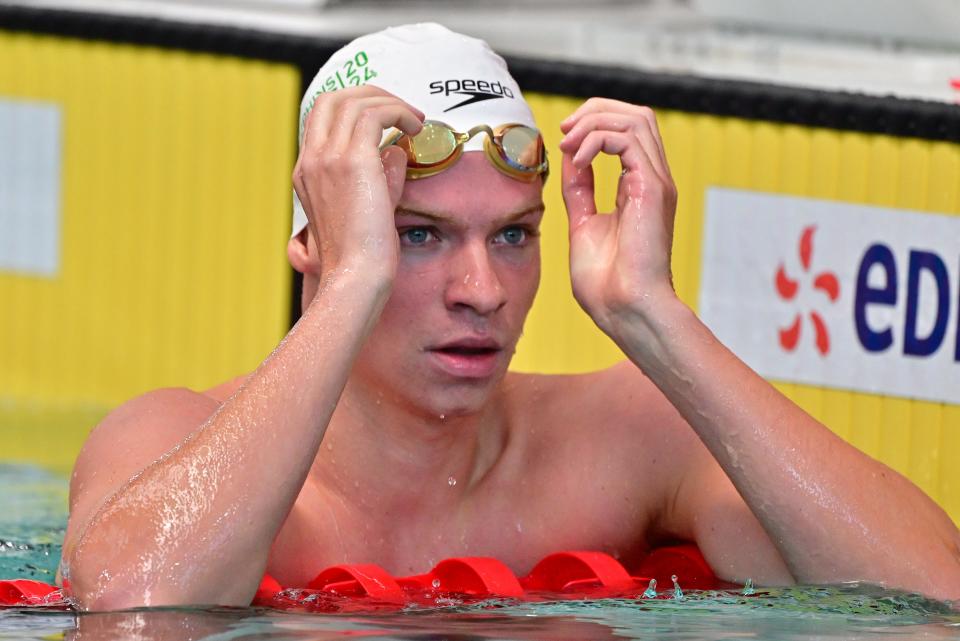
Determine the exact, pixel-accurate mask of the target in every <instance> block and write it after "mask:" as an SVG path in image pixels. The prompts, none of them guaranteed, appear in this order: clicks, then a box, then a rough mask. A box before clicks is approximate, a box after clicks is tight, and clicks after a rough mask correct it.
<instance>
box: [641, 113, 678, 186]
mask: <svg viewBox="0 0 960 641" xmlns="http://www.w3.org/2000/svg"><path fill="white" fill-rule="evenodd" d="M640 113H641V115H643V117H644V119H645V120H646V121H647V124H648V125H649V127H650V131H651V133H652V134H653V140H654V142H655V143H656V148H657V156H658V157H659V158H660V170H661V172H662V174H663V175H664V176H665V177H666V178H667V179H669V180H671V181H672V180H673V176H672V174H671V173H670V164H669V163H668V162H667V152H666V150H665V148H664V146H663V136H661V135H660V125H659V124H658V123H657V114H656V113H654V111H653V109H650V108H649V107H642V108H641V111H640Z"/></svg>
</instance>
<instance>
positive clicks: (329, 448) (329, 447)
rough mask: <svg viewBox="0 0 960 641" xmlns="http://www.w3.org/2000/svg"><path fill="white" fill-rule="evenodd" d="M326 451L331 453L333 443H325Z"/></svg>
mask: <svg viewBox="0 0 960 641" xmlns="http://www.w3.org/2000/svg"><path fill="white" fill-rule="evenodd" d="M327 451H328V452H332V451H333V443H327Z"/></svg>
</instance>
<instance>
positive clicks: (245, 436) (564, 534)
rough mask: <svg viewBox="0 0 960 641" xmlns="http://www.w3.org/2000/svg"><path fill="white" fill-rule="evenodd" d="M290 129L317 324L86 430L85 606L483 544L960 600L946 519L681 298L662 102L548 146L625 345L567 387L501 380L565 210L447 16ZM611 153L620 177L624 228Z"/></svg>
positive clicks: (512, 551) (76, 490)
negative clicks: (238, 372) (874, 586)
mask: <svg viewBox="0 0 960 641" xmlns="http://www.w3.org/2000/svg"><path fill="white" fill-rule="evenodd" d="M338 74H339V75H338ZM338 78H341V79H343V78H346V79H347V80H348V82H347V83H344V84H349V83H350V82H353V79H354V78H356V79H357V80H356V82H357V85H358V86H356V87H351V86H348V87H346V88H337V87H339V85H338V84H337V83H338V82H339V81H338ZM301 116H302V119H301V123H302V141H301V145H300V155H299V159H298V161H297V163H296V167H295V170H294V174H293V182H294V186H295V190H296V194H297V196H298V198H297V205H296V207H295V212H296V215H295V227H294V230H293V231H294V234H293V236H292V238H291V239H290V242H289V244H288V247H287V254H288V257H289V260H290V263H291V264H292V265H293V267H294V268H295V269H296V270H297V271H299V272H300V273H302V274H303V294H302V300H301V304H302V309H303V314H302V317H301V318H300V320H299V321H298V322H297V324H296V326H295V327H294V328H293V329H292V330H291V331H290V332H289V334H288V335H287V336H286V337H285V338H284V339H283V341H282V342H281V343H280V344H279V345H278V346H277V348H276V349H275V350H274V351H273V353H272V354H270V355H269V357H267V358H266V359H265V360H264V361H263V363H262V364H260V366H259V367H257V369H256V370H255V371H253V372H252V373H250V374H248V375H245V376H242V377H238V378H237V379H235V380H232V381H229V382H226V383H224V384H222V385H220V386H218V387H215V388H213V389H210V390H206V391H203V392H196V391H191V390H188V389H182V388H178V389H162V390H156V391H153V392H150V393H147V394H145V395H144V396H141V397H139V398H136V399H133V400H131V401H129V402H127V403H126V404H124V405H122V406H120V407H119V408H118V409H116V410H115V411H114V412H112V413H111V414H110V415H109V416H107V417H106V418H105V419H104V420H103V421H102V423H101V424H100V425H99V426H97V428H96V429H95V430H94V431H93V432H92V433H91V434H90V436H89V438H88V440H87V442H86V444H85V445H84V448H83V451H82V453H81V454H80V456H79V458H78V460H77V462H76V466H75V469H74V473H73V478H72V482H71V490H70V519H69V524H68V528H67V532H66V537H65V543H64V549H63V560H62V565H61V572H62V576H63V578H67V579H69V580H70V584H71V590H72V593H73V597H74V598H75V599H76V601H77V603H78V604H79V606H80V607H82V608H86V609H98V610H103V609H117V608H130V607H135V606H144V605H147V606H160V605H177V604H221V605H236V606H245V605H247V604H249V603H250V600H251V598H252V597H253V595H254V593H255V591H256V589H257V586H258V583H259V581H260V579H261V577H262V576H263V574H264V572H265V571H266V572H269V573H270V574H271V575H272V576H274V577H275V578H276V579H277V580H279V581H280V583H281V584H283V585H290V586H297V585H304V584H305V583H306V582H308V581H309V580H310V579H312V578H313V577H314V576H315V575H316V573H317V572H319V570H321V569H323V568H325V567H327V566H330V565H334V564H338V563H376V564H378V565H380V566H382V567H383V568H385V569H386V570H387V571H388V572H390V573H392V574H394V575H398V576H402V575H410V574H416V573H420V572H425V571H427V570H428V569H429V568H431V567H432V564H434V563H435V562H436V561H438V560H440V559H442V558H445V557H452V556H491V557H496V558H498V559H501V560H502V561H504V562H505V563H506V564H507V565H509V566H510V567H511V569H512V570H513V571H514V572H516V573H517V574H518V575H523V574H525V573H527V572H528V571H529V570H530V568H531V566H532V565H533V564H534V563H535V562H536V561H538V560H539V559H541V558H543V557H544V556H546V555H548V554H550V553H552V552H556V551H558V550H569V549H589V550H601V551H604V552H607V553H609V554H612V555H613V556H615V557H616V558H618V559H620V560H621V561H622V562H623V563H624V564H625V565H626V566H627V567H630V565H631V563H635V562H637V561H639V560H640V559H642V558H643V557H644V555H645V554H646V553H648V552H649V551H650V550H651V549H652V548H653V547H655V546H658V545H661V544H664V543H668V542H672V541H677V540H684V541H692V542H694V543H696V544H697V545H698V546H699V547H700V550H701V551H702V552H703V554H704V556H705V558H706V559H707V561H708V562H709V563H710V565H711V566H712V567H713V569H714V571H715V573H716V574H717V575H718V576H719V577H720V578H721V579H725V580H729V581H733V582H738V583H743V582H744V581H745V580H746V579H748V578H752V579H753V580H754V581H755V582H756V583H757V584H758V585H785V584H793V583H796V582H799V583H837V582H841V581H852V580H862V581H869V582H873V583H879V584H884V585H886V586H889V587H895V588H902V589H906V590H915V591H918V592H922V593H924V594H927V595H930V596H933V597H937V598H943V599H957V598H960V560H958V559H960V557H958V544H960V536H958V531H957V528H956V527H955V526H954V524H953V523H952V521H951V520H950V518H949V517H948V516H947V515H946V514H945V513H944V512H943V511H942V510H941V509H940V508H939V507H938V506H937V505H936V504H935V503H934V502H933V501H932V500H930V499H929V498H928V497H927V496H925V495H924V494H923V492H921V491H920V490H919V489H918V488H917V487H916V486H914V485H913V484H912V483H910V481H908V480H907V479H905V478H904V477H903V476H901V475H900V474H898V473H896V472H894V471H893V470H891V469H890V468H888V467H886V466H885V465H883V464H881V463H879V462H877V461H875V460H873V459H871V458H870V457H868V456H866V455H865V454H863V453H862V452H860V451H858V450H857V449H855V448H853V447H851V446H850V445H848V444H847V443H845V442H844V441H843V440H842V439H840V438H838V437H837V436H836V435H834V433H833V432H831V431H830V430H829V429H828V428H827V427H825V426H824V425H822V424H820V423H818V422H817V421H816V420H814V419H813V418H811V417H810V416H809V415H808V414H806V413H805V412H804V411H803V410H801V409H800V408H799V407H797V406H796V405H794V404H793V403H792V402H791V401H790V400H788V399H787V398H785V397H784V396H783V395H781V394H780V393H779V392H778V391H777V390H776V389H774V388H773V387H772V386H771V385H770V384H769V383H767V382H766V381H765V380H764V379H762V378H761V377H760V376H758V375H757V374H755V373H754V372H753V371H751V370H750V369H749V368H748V367H747V366H746V365H744V364H743V363H742V362H741V361H740V360H738V359H737V358H736V356H734V354H732V353H731V352H730V351H729V350H728V349H727V348H726V347H724V346H723V345H722V344H720V343H719V342H718V341H717V339H716V338H715V337H714V336H713V335H712V334H711V333H710V331H709V330H708V329H707V328H706V327H705V326H704V325H703V323H702V322H701V321H700V320H699V319H698V318H697V317H696V315H695V314H694V313H693V312H692V311H691V310H690V309H689V308H688V307H687V306H686V305H684V303H682V302H681V301H680V300H679V299H678V298H677V296H676V294H675V292H674V289H673V286H672V282H671V272H670V249H671V243H672V238H673V226H674V212H675V206H676V200H677V191H676V188H675V186H674V182H673V179H672V178H671V174H670V168H669V166H668V164H667V159H666V153H665V150H664V147H663V143H662V141H661V138H660V134H659V132H658V130H657V122H656V118H655V116H654V113H653V112H652V111H651V110H650V109H648V108H646V107H642V106H636V105H632V104H626V103H623V102H617V101H614V100H607V99H601V98H592V99H590V100H587V101H586V102H585V103H583V104H582V105H581V106H580V107H579V108H577V109H576V111H574V112H573V113H572V114H571V115H570V116H569V117H568V118H567V119H566V120H564V121H563V123H562V125H561V129H562V132H563V134H564V135H565V137H564V138H563V141H562V143H561V144H560V151H561V158H558V159H552V158H551V160H554V162H555V164H554V166H553V167H552V168H551V173H552V176H551V178H550V179H551V180H558V181H560V182H561V185H562V191H563V196H564V200H565V204H566V210H567V216H568V218H569V237H570V275H571V279H572V284H573V293H574V296H575V297H576V299H577V301H578V302H579V303H580V305H581V306H582V307H583V309H584V310H585V311H586V313H587V314H589V315H590V317H591V318H592V319H593V320H594V321H595V322H596V324H597V325H598V326H599V327H600V329H602V330H603V331H604V332H605V333H606V334H607V335H608V336H610V338H611V339H613V340H614V341H615V342H616V344H617V345H618V346H619V347H620V349H621V350H622V351H623V353H624V355H625V357H626V360H624V361H623V362H622V363H620V364H618V365H616V366H614V367H612V368H610V369H607V370H605V371H600V372H596V373H591V374H583V375H570V376H547V375H532V374H519V373H514V372H509V371H508V365H509V363H510V359H511V356H512V354H513V351H514V348H515V346H516V344H517V341H518V339H519V337H520V334H521V330H522V329H523V323H524V319H525V318H526V315H527V312H528V311H529V309H530V306H531V303H532V302H533V298H534V294H535V293H536V290H537V285H538V281H539V277H540V246H539V228H540V222H541V219H542V217H543V216H544V215H557V213H558V212H548V213H546V214H545V212H544V205H543V200H542V194H543V182H544V180H545V179H546V170H547V168H546V165H545V161H546V159H545V158H544V157H543V154H542V150H541V147H540V145H541V142H540V138H539V135H538V132H537V130H536V123H535V122H534V121H533V117H532V115H531V112H530V110H529V108H528V107H527V105H526V103H525V102H524V99H523V96H522V94H521V93H520V88H519V87H518V86H517V84H516V82H515V81H514V80H513V78H512V77H511V76H510V75H509V73H508V72H507V69H506V66H505V64H504V63H503V61H502V59H501V58H500V57H499V56H497V55H496V54H495V53H493V52H492V51H491V50H490V49H489V48H488V47H487V46H486V44H485V43H483V42H481V41H478V40H475V39H472V38H467V37H465V36H461V35H458V34H454V33H452V32H450V31H448V30H446V29H444V28H443V27H440V26H438V25H431V24H425V25H410V26H404V27H398V28H394V29H391V30H387V31H384V32H379V33H376V34H372V35H368V36H364V37H362V38H360V39H358V40H355V41H354V42H352V43H351V44H349V45H347V46H346V47H344V48H343V49H342V50H341V51H339V52H338V53H337V54H335V55H334V56H333V57H332V58H331V59H330V61H328V62H327V63H326V64H325V65H324V67H323V68H322V69H321V70H320V72H319V74H318V75H317V78H316V79H315V80H314V83H313V84H312V85H311V88H310V90H309V91H308V92H307V95H306V96H305V98H304V101H303V105H302V109H301ZM425 121H427V122H426V123H425ZM437 122H442V123H445V125H442V124H436V123H437ZM509 124H512V125H516V126H515V127H512V128H504V127H502V126H503V125H509ZM481 126H488V127H489V128H490V130H492V131H493V132H494V133H495V134H497V136H498V138H497V140H496V141H494V140H493V139H492V138H491V137H490V131H488V130H487V129H486V128H484V127H481ZM475 127H476V128H478V129H476V130H474V131H473V133H474V135H473V137H472V138H470V139H469V140H465V139H464V138H465V137H459V138H458V137H456V136H455V135H454V134H453V133H452V132H470V131H471V130H472V129H474V128H475ZM510 129H513V131H512V132H511V131H509V130H510ZM600 153H605V154H613V155H616V156H618V157H619V159H620V162H621V164H622V167H623V173H622V175H621V177H620V179H619V184H618V187H617V188H618V195H617V199H616V206H615V209H614V211H613V212H611V213H609V214H606V215H600V214H598V213H597V211H596V205H595V203H594V176H593V172H592V169H591V164H592V162H593V161H594V159H595V158H596V157H597V156H598V154H600ZM457 154H459V157H457Z"/></svg>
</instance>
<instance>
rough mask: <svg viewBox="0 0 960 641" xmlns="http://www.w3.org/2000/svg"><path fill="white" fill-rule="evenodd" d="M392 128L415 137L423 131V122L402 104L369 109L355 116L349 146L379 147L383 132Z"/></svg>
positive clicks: (395, 103)
mask: <svg viewBox="0 0 960 641" xmlns="http://www.w3.org/2000/svg"><path fill="white" fill-rule="evenodd" d="M392 127H395V128H397V129H399V130H400V131H402V132H403V133H405V134H408V135H411V136H415V135H417V134H418V133H420V130H421V129H423V122H422V121H421V120H420V119H419V117H418V116H417V115H416V114H414V113H413V112H412V111H410V110H409V109H408V108H407V105H406V104H403V103H397V102H393V103H388V104H384V105H378V106H374V107H370V108H368V109H364V110H363V111H362V112H361V113H360V114H358V115H357V118H356V124H355V125H354V129H353V140H352V143H351V144H353V145H357V144H359V145H361V146H362V147H368V146H371V145H372V146H373V147H374V148H376V147H379V146H380V141H381V140H382V139H383V131H384V130H385V129H390V128H392Z"/></svg>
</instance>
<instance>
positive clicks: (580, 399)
mask: <svg viewBox="0 0 960 641" xmlns="http://www.w3.org/2000/svg"><path fill="white" fill-rule="evenodd" d="M511 376H512V377H513V378H512V379H508V380H510V387H509V390H510V394H511V397H512V398H511V400H510V402H511V404H513V405H519V406H521V407H522V406H526V407H528V408H529V409H530V411H531V413H535V414H536V415H537V416H543V417H545V418H546V417H550V418H551V419H554V425H555V429H556V430H560V429H570V430H576V431H581V430H582V428H584V427H592V428H600V429H599V432H600V433H602V434H608V435H610V436H611V437H612V438H623V437H625V436H629V437H630V440H633V441H635V440H636V439H637V437H638V435H639V434H640V433H644V434H654V433H664V434H670V435H671V436H672V437H677V436H678V434H677V432H680V436H681V437H682V438H683V437H687V438H694V439H696V435H695V434H694V433H693V431H692V430H691V429H690V427H689V425H687V423H686V421H684V420H683V418H682V417H681V416H680V414H679V412H678V411H677V410H676V408H675V407H674V406H673V405H672V404H671V403H670V402H669V401H668V400H667V398H666V397H665V396H664V395H663V394H662V393H661V392H660V390H659V389H657V387H656V386H655V385H654V384H653V382H652V381H651V380H650V379H649V378H647V376H646V375H644V374H643V372H641V371H640V369H639V368H638V367H637V366H636V365H634V364H633V363H632V362H630V361H628V360H625V361H622V362H620V363H617V364H616V365H613V366H612V367H608V368H606V369H603V370H599V371H596V372H589V373H584V374H562V375H546V374H516V373H512V374H511ZM557 419H559V420H557ZM594 436H597V434H596V432H595V433H594Z"/></svg>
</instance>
